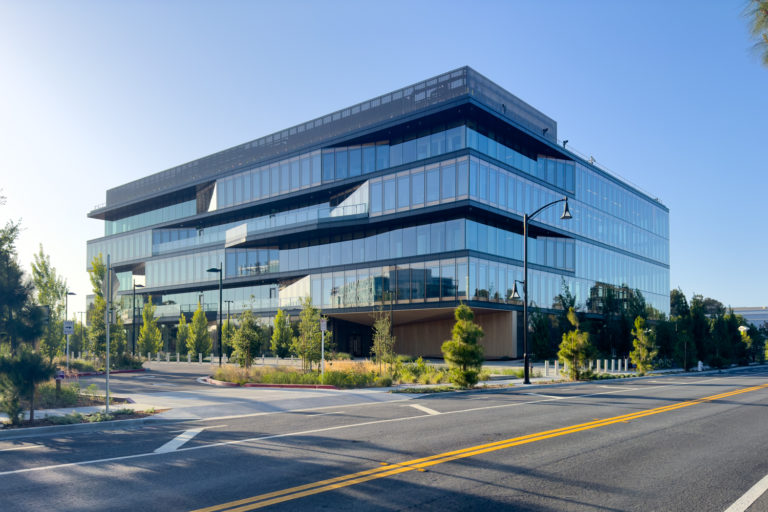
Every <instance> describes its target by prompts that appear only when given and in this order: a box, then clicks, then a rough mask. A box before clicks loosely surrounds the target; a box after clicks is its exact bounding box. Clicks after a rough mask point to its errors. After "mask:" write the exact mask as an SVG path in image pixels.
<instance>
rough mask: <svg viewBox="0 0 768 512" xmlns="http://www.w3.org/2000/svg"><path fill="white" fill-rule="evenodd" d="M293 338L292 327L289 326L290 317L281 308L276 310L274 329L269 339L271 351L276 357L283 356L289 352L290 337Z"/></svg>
mask: <svg viewBox="0 0 768 512" xmlns="http://www.w3.org/2000/svg"><path fill="white" fill-rule="evenodd" d="M292 338H293V329H292V328H291V323H290V317H289V316H288V315H286V314H285V311H283V310H282V309H278V310H277V314H276V315H275V320H274V329H273V330H272V338H271V340H270V348H271V349H272V353H273V354H275V355H276V356H277V357H280V358H285V357H288V355H289V354H290V353H291V339H292Z"/></svg>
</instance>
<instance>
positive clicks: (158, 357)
mask: <svg viewBox="0 0 768 512" xmlns="http://www.w3.org/2000/svg"><path fill="white" fill-rule="evenodd" d="M157 362H158V363H159V362H160V352H158V353H157Z"/></svg>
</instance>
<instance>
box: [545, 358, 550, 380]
mask: <svg viewBox="0 0 768 512" xmlns="http://www.w3.org/2000/svg"><path fill="white" fill-rule="evenodd" d="M544 376H545V377H549V359H547V360H546V361H544Z"/></svg>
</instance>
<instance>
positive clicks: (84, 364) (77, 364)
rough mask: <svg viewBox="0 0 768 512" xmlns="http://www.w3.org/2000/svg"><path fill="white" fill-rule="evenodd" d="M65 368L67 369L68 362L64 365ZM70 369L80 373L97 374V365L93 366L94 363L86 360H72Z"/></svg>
mask: <svg viewBox="0 0 768 512" xmlns="http://www.w3.org/2000/svg"><path fill="white" fill-rule="evenodd" d="M64 368H66V362H65V363H64ZM69 369H70V370H75V371H78V372H80V373H83V372H95V371H96V365H94V364H93V361H86V360H85V359H70V360H69Z"/></svg>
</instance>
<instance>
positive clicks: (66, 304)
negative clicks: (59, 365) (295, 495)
mask: <svg viewBox="0 0 768 512" xmlns="http://www.w3.org/2000/svg"><path fill="white" fill-rule="evenodd" d="M70 295H77V294H76V293H75V292H70V291H69V290H67V293H66V295H64V321H65V322H66V320H67V315H69V296H70ZM67 373H69V334H67Z"/></svg>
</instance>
